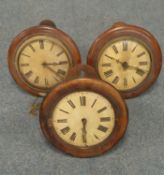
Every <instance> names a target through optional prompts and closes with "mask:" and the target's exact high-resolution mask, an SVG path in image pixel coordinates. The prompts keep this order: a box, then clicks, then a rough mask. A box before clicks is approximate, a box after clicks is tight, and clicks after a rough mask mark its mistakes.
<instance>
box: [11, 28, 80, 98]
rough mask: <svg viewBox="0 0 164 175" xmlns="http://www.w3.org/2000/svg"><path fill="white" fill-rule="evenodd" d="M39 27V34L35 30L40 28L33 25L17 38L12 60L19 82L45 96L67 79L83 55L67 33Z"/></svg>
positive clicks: (13, 69) (14, 43) (13, 72)
mask: <svg viewBox="0 0 164 175" xmlns="http://www.w3.org/2000/svg"><path fill="white" fill-rule="evenodd" d="M37 29H38V30H37V32H35V34H34V33H33V32H32V31H34V30H36V29H34V28H31V29H28V30H27V31H25V32H23V33H21V34H19V35H18V36H17V37H16V38H15V39H14V41H13V42H12V44H11V47H10V50H9V59H8V60H9V69H10V72H11V74H12V76H13V78H14V79H15V80H16V82H17V83H18V84H19V85H20V86H21V87H22V88H24V89H25V90H27V91H28V92H30V93H32V94H34V95H40V96H42V95H45V94H46V93H47V92H48V91H49V90H50V89H51V88H52V87H54V86H55V85H57V84H58V83H60V82H62V81H63V80H64V79H65V77H66V76H67V73H68V71H69V69H70V68H71V67H73V66H74V65H75V64H77V63H78V62H79V61H80V56H79V52H78V49H77V47H76V45H75V44H74V42H73V41H72V40H71V39H70V38H69V37H68V36H67V35H66V34H64V33H63V32H61V31H59V30H58V29H55V28H52V27H47V26H39V27H38V28H37ZM31 32H32V34H31ZM57 34H58V36H56V35H57ZM60 37H61V38H60Z"/></svg>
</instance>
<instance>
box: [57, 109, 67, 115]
mask: <svg viewBox="0 0 164 175" xmlns="http://www.w3.org/2000/svg"><path fill="white" fill-rule="evenodd" d="M59 110H60V111H61V112H64V113H65V114H69V112H68V111H65V110H63V109H59Z"/></svg>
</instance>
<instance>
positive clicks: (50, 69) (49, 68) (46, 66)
mask: <svg viewBox="0 0 164 175" xmlns="http://www.w3.org/2000/svg"><path fill="white" fill-rule="evenodd" d="M43 66H44V67H45V68H47V69H48V70H49V71H51V72H53V73H54V74H55V75H56V76H57V77H59V78H60V79H62V80H63V77H62V76H60V75H59V74H58V73H57V72H56V71H55V70H53V69H52V68H51V67H49V66H48V65H43Z"/></svg>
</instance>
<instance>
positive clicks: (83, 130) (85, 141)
mask: <svg viewBox="0 0 164 175" xmlns="http://www.w3.org/2000/svg"><path fill="white" fill-rule="evenodd" d="M81 121H82V124H83V128H82V139H83V142H84V143H85V144H86V143H87V138H86V135H87V130H86V124H87V119H85V118H83V119H82V120H81Z"/></svg>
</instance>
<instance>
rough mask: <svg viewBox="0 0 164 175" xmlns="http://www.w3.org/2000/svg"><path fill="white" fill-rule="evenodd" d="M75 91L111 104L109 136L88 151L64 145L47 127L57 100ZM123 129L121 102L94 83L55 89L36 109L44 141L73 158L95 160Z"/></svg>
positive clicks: (125, 122)
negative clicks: (92, 94)
mask: <svg viewBox="0 0 164 175" xmlns="http://www.w3.org/2000/svg"><path fill="white" fill-rule="evenodd" d="M77 91H92V92H96V93H99V94H101V95H102V96H104V97H105V98H106V99H108V100H109V101H110V102H111V104H112V106H113V107H114V111H115V117H116V118H115V121H116V124H115V128H114V130H113V132H112V134H111V135H110V136H109V137H108V138H107V139H106V140H104V141H103V142H102V143H100V144H98V145H95V146H92V147H89V148H80V147H76V146H73V145H70V144H68V143H66V142H64V141H63V140H62V139H61V138H60V137H59V136H58V135H57V133H56V131H55V129H54V128H53V126H52V125H49V119H50V120H51V117H52V112H53V110H54V107H55V106H56V105H57V103H58V102H59V101H60V99H62V98H63V97H64V96H66V95H67V94H69V93H72V92H77ZM127 125H128V110H127V106H126V104H125V101H124V100H123V98H122V97H121V95H120V94H119V92H118V91H117V90H116V89H115V88H114V87H112V86H109V85H108V84H107V83H105V82H103V81H100V80H97V79H91V78H79V79H75V80H71V81H67V82H65V83H63V84H61V85H59V86H57V87H56V88H54V89H53V90H52V91H51V92H50V93H49V94H48V95H47V97H45V99H44V101H43V103H42V105H41V109H40V127H41V130H42V132H43V134H44V135H45V137H46V138H47V139H48V140H49V141H50V142H51V143H52V144H53V145H54V146H55V147H57V148H58V149H60V150H62V151H64V152H65V153H68V154H71V155H73V156H76V157H93V156H98V155H101V154H103V153H105V152H106V151H108V150H110V149H111V148H112V147H113V146H114V145H115V144H117V143H118V142H119V140H120V139H121V138H122V137H123V135H124V133H125V131H126V128H127Z"/></svg>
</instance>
